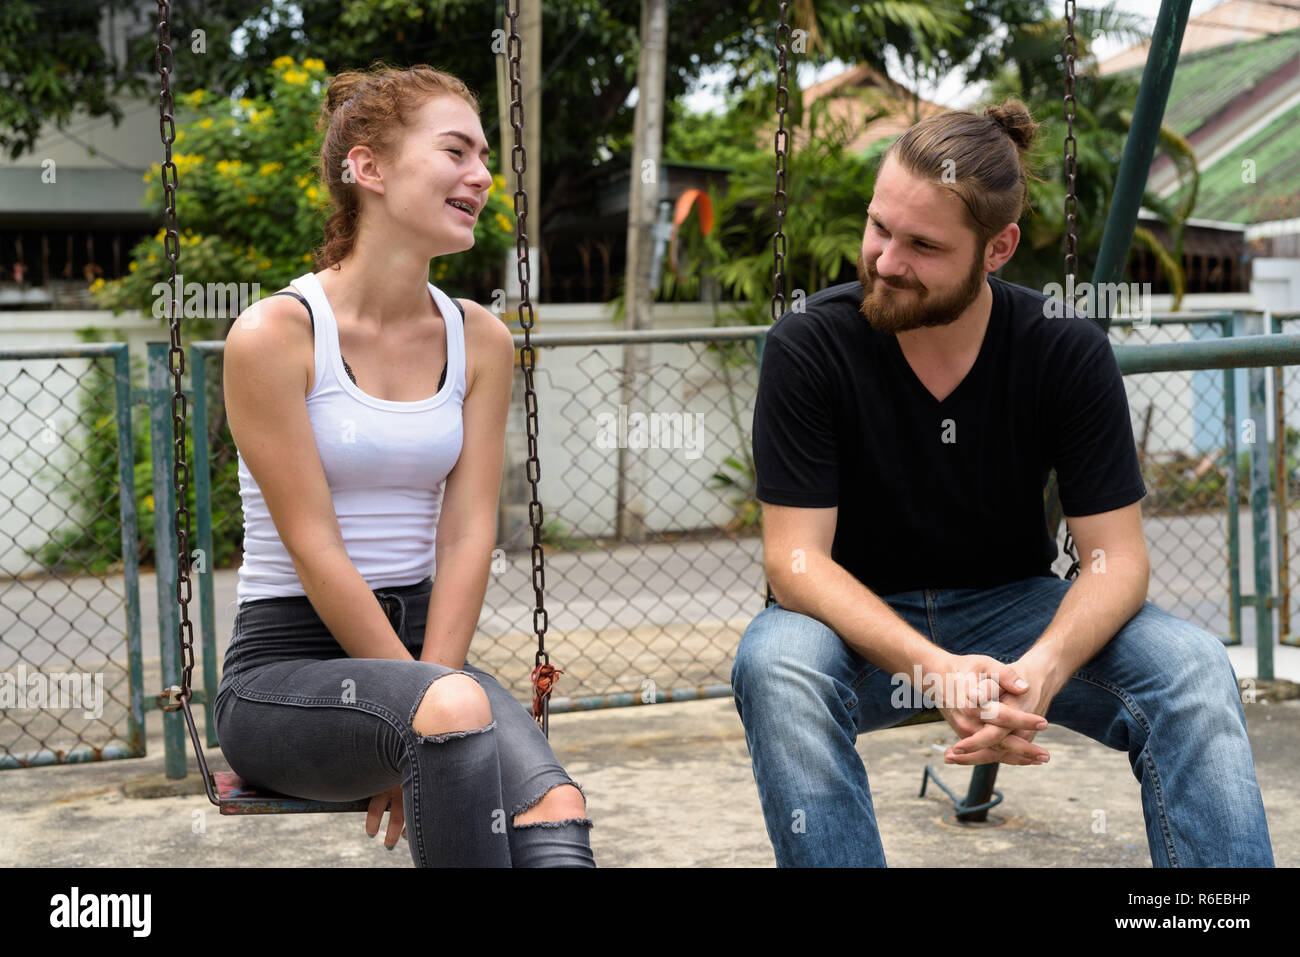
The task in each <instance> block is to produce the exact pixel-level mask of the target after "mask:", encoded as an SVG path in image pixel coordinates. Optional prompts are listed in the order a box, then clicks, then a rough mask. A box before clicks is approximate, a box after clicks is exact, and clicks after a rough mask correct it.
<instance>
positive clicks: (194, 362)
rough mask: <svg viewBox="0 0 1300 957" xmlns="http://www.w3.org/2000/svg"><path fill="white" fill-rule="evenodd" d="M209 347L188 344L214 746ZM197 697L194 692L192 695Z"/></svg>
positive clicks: (208, 733) (208, 723) (207, 715)
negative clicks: (192, 391)
mask: <svg viewBox="0 0 1300 957" xmlns="http://www.w3.org/2000/svg"><path fill="white" fill-rule="evenodd" d="M207 360H208V351H207V350H206V349H201V348H200V347H199V346H198V345H197V344H191V345H190V381H191V383H192V385H193V390H194V422H193V425H192V426H191V434H192V435H193V436H194V473H193V474H194V516H195V519H196V526H195V533H196V535H197V538H198V548H199V554H200V555H202V556H203V561H202V563H201V564H200V566H199V572H198V579H199V615H200V626H199V627H200V639H199V640H200V641H201V642H202V644H203V691H204V695H203V727H204V732H205V737H206V738H207V744H208V747H210V748H214V747H216V746H217V744H218V741H217V728H216V722H215V721H213V720H212V699H213V698H215V697H216V688H217V637H216V636H217V625H216V612H215V609H214V605H215V604H216V599H215V598H214V597H213V596H214V592H215V589H214V582H213V578H212V571H213V563H214V562H215V561H216V555H215V553H214V552H213V550H212V460H211V454H210V450H209V448H208V363H207ZM195 697H197V695H196V696H195Z"/></svg>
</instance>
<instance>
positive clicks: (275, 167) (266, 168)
mask: <svg viewBox="0 0 1300 957" xmlns="http://www.w3.org/2000/svg"><path fill="white" fill-rule="evenodd" d="M282 169H284V164H283V163H278V162H274V161H272V162H270V163H263V164H262V168H261V169H259V170H258V171H257V175H258V176H270V175H271V174H272V173H278V172H280V170H282Z"/></svg>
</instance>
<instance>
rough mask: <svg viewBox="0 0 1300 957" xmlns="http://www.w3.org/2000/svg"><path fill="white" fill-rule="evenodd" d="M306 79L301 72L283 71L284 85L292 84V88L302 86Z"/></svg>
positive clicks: (304, 74) (305, 75)
mask: <svg viewBox="0 0 1300 957" xmlns="http://www.w3.org/2000/svg"><path fill="white" fill-rule="evenodd" d="M308 79H309V77H308V76H307V74H306V73H303V72H302V70H285V71H284V82H285V83H292V84H293V85H294V86H302V85H303V84H304V83H306V82H307V80H308Z"/></svg>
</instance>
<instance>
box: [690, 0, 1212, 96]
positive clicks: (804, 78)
mask: <svg viewBox="0 0 1300 957" xmlns="http://www.w3.org/2000/svg"><path fill="white" fill-rule="evenodd" d="M1222 2H1224V0H1192V8H1191V13H1190V14H1189V18H1190V17H1195V16H1198V15H1200V14H1202V13H1205V12H1206V11H1207V10H1211V9H1213V8H1214V7H1216V6H1218V5H1219V4H1220V3H1222ZM1057 5H1058V6H1060V7H1061V9H1062V11H1064V9H1065V7H1064V3H1063V2H1061V0H1058V2H1057ZM1078 5H1079V6H1081V7H1100V6H1104V3H1100V2H1097V3H1093V2H1088V0H1084V2H1083V3H1079V4H1078ZM1115 6H1116V7H1117V8H1118V9H1120V10H1123V11H1125V12H1127V13H1133V14H1136V15H1138V16H1140V17H1144V18H1145V19H1146V21H1147V33H1148V35H1149V34H1150V33H1151V31H1152V30H1153V29H1154V28H1155V23H1156V17H1157V15H1159V13H1160V0H1118V2H1116V4H1115ZM1131 45H1132V44H1131V43H1127V42H1123V41H1118V42H1117V41H1113V40H1107V39H1102V40H1099V41H1098V42H1097V44H1096V50H1097V55H1098V58H1099V59H1103V60H1104V59H1106V58H1107V57H1110V56H1113V55H1114V54H1116V53H1119V52H1121V51H1122V50H1125V49H1127V48H1128V47H1129V46H1131ZM843 70H844V64H843V63H841V62H839V61H836V62H834V63H830V64H827V65H826V66H825V67H823V68H822V69H821V70H820V71H813V70H803V71H800V74H799V79H800V82H801V84H802V85H803V86H805V87H807V86H808V85H810V84H812V83H816V82H818V81H819V80H824V79H826V78H827V77H831V76H834V75H835V74H837V73H839V72H841V71H843ZM710 79H711V78H709V77H706V78H705V79H704V81H703V82H702V83H701V84H700V85H699V86H697V88H696V89H695V90H693V91H692V92H691V93H690V94H689V95H688V96H687V103H688V105H689V106H690V108H691V109H692V110H694V111H705V110H716V109H719V108H720V107H721V106H722V99H721V96H720V95H719V94H718V93H717V92H715V91H714V90H713V89H711V88H710ZM920 92H921V95H922V96H923V97H925V98H926V99H928V100H933V101H935V102H936V103H940V104H942V105H944V106H949V107H954V108H961V107H966V106H969V105H970V104H971V103H973V102H975V101H977V100H978V99H979V98H980V96H981V95H982V90H981V89H980V88H979V87H965V86H964V84H963V83H962V81H961V78H960V77H957V76H955V77H953V78H952V79H950V80H949V81H947V82H945V83H941V84H939V85H938V87H934V86H922V87H921V91H920Z"/></svg>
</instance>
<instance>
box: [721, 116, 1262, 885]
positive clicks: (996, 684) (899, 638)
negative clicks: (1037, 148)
mask: <svg viewBox="0 0 1300 957" xmlns="http://www.w3.org/2000/svg"><path fill="white" fill-rule="evenodd" d="M1036 128H1037V127H1036V124H1035V123H1034V121H1033V118H1032V117H1031V116H1030V115H1029V113H1028V111H1027V110H1026V109H1025V108H1024V106H1023V104H1020V103H1018V102H1016V101H1010V102H1008V103H1005V104H1001V105H999V106H992V107H989V108H987V109H985V111H984V114H983V115H982V116H980V115H975V114H974V113H970V112H965V111H952V112H948V113H943V114H938V115H935V116H931V117H928V118H927V119H924V120H922V121H921V122H920V123H918V124H916V125H915V126H913V127H911V128H910V129H909V130H907V131H906V132H905V133H904V134H903V135H902V137H900V138H899V139H898V140H897V141H896V142H895V143H894V144H892V145H891V146H890V148H889V150H888V151H887V152H886V154H885V156H884V158H883V159H882V161H881V166H880V169H879V173H878V176H877V178H876V184H875V191H874V195H873V196H872V197H871V200H870V203H869V205H868V208H867V222H866V230H865V233H864V235H863V240H862V252H861V255H860V258H859V262H858V277H859V279H858V282H853V283H845V284H843V285H838V286H834V287H832V288H829V289H825V290H823V291H821V292H819V293H817V294H815V295H813V296H811V297H809V298H808V299H807V300H806V302H805V303H804V308H803V309H802V310H801V311H799V312H789V313H786V314H785V315H784V316H782V317H781V318H780V319H779V320H778V321H777V322H776V323H775V324H774V325H773V326H772V328H771V330H770V331H769V332H768V335H767V344H766V346H765V349H764V354H763V362H762V369H761V373H760V378H759V387H758V399H757V403H756V406H755V413H754V427H753V436H754V462H755V466H756V471H757V495H758V498H759V500H760V501H761V502H762V503H763V552H764V567H765V570H766V573H767V576H768V580H769V582H770V586H771V590H772V599H769V602H768V605H767V607H766V608H764V609H763V611H762V612H760V613H759V614H758V616H757V617H755V619H754V620H753V621H752V622H751V624H750V625H749V627H748V628H747V629H746V631H745V633H744V636H743V638H742V640H741V643H740V647H739V649H738V651H737V654H736V660H735V664H734V666H733V668H732V676H731V677H732V686H733V688H734V690H735V701H736V708H737V710H738V711H739V713H740V717H741V720H742V722H743V724H744V726H745V736H746V740H747V743H748V745H749V751H750V755H751V757H752V760H753V768H754V778H755V781H756V783H757V785H758V792H759V798H760V801H761V803H762V806H763V814H764V818H765V820H766V824H767V831H768V836H769V838H770V839H771V842H772V846H773V849H774V851H775V853H776V859H777V863H778V864H779V865H781V866H791V865H795V866H884V864H885V855H884V849H883V847H882V844H881V840H880V834H879V831H878V828H877V825H876V818H875V811H874V808H873V805H872V799H871V791H870V788H869V785H868V780H867V773H866V768H865V767H864V765H863V762H862V760H861V758H860V757H859V755H858V753H857V751H856V750H855V746H854V745H855V742H856V740H857V736H858V735H859V734H860V733H863V732H868V731H872V730H876V729H879V728H886V727H892V726H893V725H896V724H897V723H898V722H899V721H901V720H902V719H904V718H905V717H907V716H908V715H909V714H912V713H915V712H916V711H918V710H920V709H921V708H922V707H923V706H924V704H925V702H924V701H918V700H917V697H916V696H915V695H905V696H900V695H899V694H898V693H897V690H898V689H899V687H900V684H901V683H902V682H906V683H907V684H910V685H912V686H913V688H914V689H916V690H917V691H919V690H920V686H922V685H924V686H925V687H926V689H927V694H931V695H932V696H931V699H930V700H931V701H932V703H933V704H934V705H936V706H938V708H939V710H940V712H941V713H942V715H943V717H944V719H945V720H946V721H947V722H948V724H949V725H950V726H951V727H952V729H953V731H954V732H955V734H956V736H957V739H958V740H957V741H956V742H955V743H954V744H953V745H952V746H951V747H949V748H948V750H947V752H946V755H945V757H946V760H947V761H948V762H949V763H952V764H959V765H975V764H983V763H989V762H995V761H999V762H1003V763H1006V764H1016V765H1030V764H1033V765H1037V764H1045V763H1047V762H1048V760H1049V759H1050V755H1049V753H1048V751H1047V749H1045V748H1043V747H1041V746H1040V745H1038V744H1036V743H1035V742H1034V736H1035V734H1036V733H1037V732H1038V731H1041V730H1042V729H1043V728H1045V727H1047V723H1048V722H1049V721H1050V722H1052V723H1055V724H1059V725H1061V726H1063V727H1066V728H1070V729H1071V730H1074V731H1077V732H1079V733H1080V734H1084V735H1086V736H1088V737H1089V738H1092V739H1093V740H1096V741H1099V742H1101V743H1102V744H1105V745H1106V746H1107V747H1110V748H1115V749H1118V750H1123V751H1127V752H1128V756H1129V761H1130V763H1131V765H1132V768H1133V774H1134V776H1135V777H1136V778H1137V780H1138V782H1139V783H1140V785H1141V800H1142V810H1143V814H1144V816H1145V820H1146V829H1147V839H1148V846H1149V848H1150V852H1151V860H1152V863H1153V864H1154V865H1155V866H1169V867H1200V866H1249V867H1259V866H1272V864H1273V855H1272V849H1271V845H1270V842H1269V834H1268V824H1267V820H1266V818H1265V814H1264V806H1263V801H1262V799H1261V796H1260V790H1259V784H1258V782H1257V781H1256V777H1255V769H1254V761H1253V758H1252V755H1251V749H1250V744H1249V741H1248V739H1247V736H1246V724H1245V716H1244V714H1243V711H1242V707H1241V701H1240V698H1239V694H1238V686H1237V679H1236V675H1235V674H1234V672H1233V670H1232V666H1231V664H1230V663H1229V661H1228V656H1227V653H1226V651H1225V649H1224V647H1223V644H1222V642H1221V641H1220V640H1219V639H1218V638H1217V637H1215V636H1214V635H1212V634H1210V633H1208V632H1206V631H1204V630H1202V629H1200V628H1198V627H1196V626H1194V625H1192V624H1189V623H1188V622H1185V621H1182V620H1180V619H1178V618H1175V617H1174V616H1172V615H1170V614H1168V613H1166V612H1164V611H1162V610H1161V609H1159V608H1157V607H1156V606H1155V605H1153V604H1152V603H1151V602H1150V601H1147V600H1146V595H1147V585H1148V579H1149V575H1150V566H1149V562H1148V557H1147V549H1146V543H1145V540H1144V538H1143V533H1142V517H1141V510H1140V505H1139V502H1140V500H1141V499H1142V497H1143V496H1144V495H1145V494H1146V488H1145V486H1144V485H1143V482H1142V476H1141V473H1140V471H1139V468H1138V459H1137V451H1136V448H1135V443H1134V441H1133V430H1132V425H1131V423H1130V419H1129V408H1128V402H1127V399H1126V397H1125V392H1124V384H1123V380H1122V378H1121V376H1120V371H1119V367H1118V365H1117V363H1116V361H1115V357H1114V354H1113V353H1112V351H1111V347H1110V344H1109V342H1108V340H1107V336H1106V334H1105V332H1103V331H1102V330H1101V328H1100V327H1099V326H1098V325H1097V324H1096V323H1095V322H1093V321H1092V320H1091V319H1088V318H1087V317H1084V316H1079V315H1075V314H1074V313H1072V312H1070V313H1068V314H1067V315H1066V316H1065V317H1064V318H1062V317H1060V312H1059V310H1058V309H1056V308H1049V307H1048V306H1047V305H1046V304H1047V303H1048V302H1050V300H1049V299H1048V298H1047V297H1046V296H1045V295H1043V294H1042V293H1040V292H1036V291H1034V290H1030V289H1026V288H1023V287H1020V286H1016V285H1012V284H1010V283H1007V282H1005V281H1003V280H1001V279H999V278H997V277H996V276H991V275H989V274H990V273H993V272H995V271H996V270H998V269H999V268H1000V267H1001V266H1002V265H1003V264H1004V263H1006V262H1007V260H1008V259H1010V258H1011V256H1012V254H1013V253H1014V252H1015V250H1016V245H1017V243H1018V242H1019V239H1020V230H1019V227H1018V226H1017V225H1016V221H1017V220H1018V219H1019V218H1020V214H1021V213H1022V211H1023V210H1024V208H1025V199H1026V175H1027V173H1026V165H1025V156H1026V153H1027V152H1028V150H1029V149H1030V147H1031V146H1032V144H1033V140H1034V137H1035V134H1036ZM1053 468H1055V470H1056V473H1057V478H1058V480H1059V484H1060V497H1061V505H1062V510H1063V511H1064V514H1065V516H1066V520H1067V522H1068V523H1069V528H1070V531H1071V533H1072V535H1073V538H1074V541H1075V543H1076V544H1077V546H1078V549H1079V556H1080V559H1081V565H1080V574H1079V576H1078V578H1077V579H1076V580H1074V581H1073V582H1069V581H1064V580H1062V579H1061V578H1059V577H1058V576H1056V575H1055V573H1053V571H1052V569H1051V566H1052V562H1053V560H1054V559H1055V558H1056V556H1057V548H1056V543H1055V541H1054V540H1053V538H1052V536H1051V535H1049V533H1048V531H1047V528H1046V522H1045V521H1044V516H1043V489H1044V485H1045V483H1046V481H1047V478H1048V474H1049V472H1050V471H1051V470H1052V469H1053ZM773 599H774V600H773ZM934 689H940V690H939V691H938V692H937V694H932V692H933V691H934Z"/></svg>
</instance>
